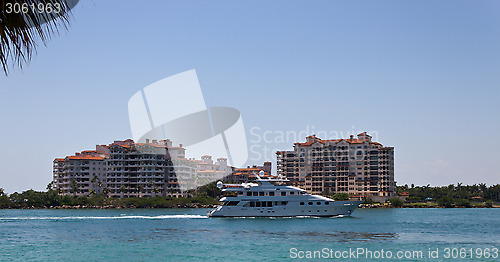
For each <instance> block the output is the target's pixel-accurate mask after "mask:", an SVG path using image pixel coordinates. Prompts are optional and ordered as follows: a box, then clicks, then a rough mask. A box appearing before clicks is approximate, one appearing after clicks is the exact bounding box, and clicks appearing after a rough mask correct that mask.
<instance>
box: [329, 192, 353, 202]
mask: <svg viewBox="0 0 500 262" xmlns="http://www.w3.org/2000/svg"><path fill="white" fill-rule="evenodd" d="M333 199H334V200H337V201H344V200H349V194H347V193H337V194H335V195H333Z"/></svg>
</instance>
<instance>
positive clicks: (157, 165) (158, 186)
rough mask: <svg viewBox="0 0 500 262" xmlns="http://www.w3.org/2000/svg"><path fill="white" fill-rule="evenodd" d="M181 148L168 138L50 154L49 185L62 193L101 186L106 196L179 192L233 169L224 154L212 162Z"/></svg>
mask: <svg viewBox="0 0 500 262" xmlns="http://www.w3.org/2000/svg"><path fill="white" fill-rule="evenodd" d="M185 151H186V149H185V148H183V147H182V145H179V146H178V147H175V146H172V142H171V141H170V140H168V139H167V140H161V141H157V140H152V141H151V142H150V141H149V139H146V143H134V141H133V140H131V139H128V140H124V141H115V142H113V143H112V144H110V145H108V146H105V145H98V146H96V150H94V151H83V152H81V153H77V154H75V156H68V157H66V158H64V159H60V158H56V159H55V160H54V166H53V183H52V184H53V188H54V189H58V190H59V191H60V193H61V194H64V195H68V194H74V195H89V194H91V193H93V192H95V193H101V192H105V193H106V194H107V195H109V196H111V197H152V196H174V197H179V196H186V195H187V191H188V190H191V189H196V188H198V187H199V186H202V185H205V184H208V183H210V182H213V181H215V180H220V179H222V178H223V177H225V176H227V175H230V174H231V173H232V172H233V167H231V166H228V165H227V159H226V158H218V159H217V161H216V162H215V163H214V162H213V161H212V157H211V156H208V155H206V156H203V157H202V159H201V160H195V159H187V158H186V157H185V153H186V152H185ZM94 176H95V177H94Z"/></svg>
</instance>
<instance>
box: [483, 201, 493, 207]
mask: <svg viewBox="0 0 500 262" xmlns="http://www.w3.org/2000/svg"><path fill="white" fill-rule="evenodd" d="M484 205H485V206H487V207H493V201H491V200H488V201H486V202H484Z"/></svg>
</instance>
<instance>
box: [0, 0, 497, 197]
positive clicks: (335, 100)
mask: <svg viewBox="0 0 500 262" xmlns="http://www.w3.org/2000/svg"><path fill="white" fill-rule="evenodd" d="M498 10H500V2H498V1H319V0H317V1H293V0H291V1H229V0H228V1H153V0H146V1H139V2H138V1H123V0H120V1H118V0H106V1H90V0H82V1H80V3H79V4H78V5H77V6H76V7H75V8H74V9H73V18H72V22H71V26H70V28H69V30H68V31H67V32H61V33H60V35H58V36H54V37H53V39H51V40H50V41H49V42H48V44H47V46H46V47H44V46H43V45H40V46H39V48H38V51H37V54H36V55H35V56H34V58H33V60H32V61H31V62H30V63H29V64H28V65H26V66H25V67H24V68H23V69H22V70H21V69H18V68H12V69H11V72H10V74H9V76H8V77H6V76H4V75H1V76H0V120H1V125H0V139H1V149H0V187H1V188H4V189H5V191H6V192H8V193H12V192H14V191H18V192H21V191H24V190H27V189H35V190H45V188H46V185H47V184H48V183H49V182H50V181H51V179H52V161H53V160H54V158H56V157H64V156H66V155H71V154H74V153H75V152H79V151H82V150H86V149H93V148H94V147H95V145H96V144H109V143H111V142H113V141H114V140H123V139H127V138H131V137H132V134H131V130H130V125H129V120H128V112H127V103H128V100H129V99H130V97H131V96H132V95H133V94H134V93H136V92H137V91H139V90H141V89H142V88H144V87H145V86H147V85H149V84H151V83H153V82H156V81H158V80H161V79H163V78H165V77H168V76H171V75H175V74H177V73H181V72H184V71H187V70H191V69H195V70H196V73H197V75H198V79H199V83H200V86H201V88H202V90H203V95H204V97H205V102H206V104H207V106H208V107H213V106H226V107H233V108H236V109H238V110H239V111H240V112H241V115H242V119H243V122H244V126H245V130H246V132H247V143H248V147H249V160H248V161H247V165H254V164H259V165H260V164H262V162H263V161H274V160H273V158H274V152H275V151H276V150H291V149H292V147H293V143H294V142H300V141H305V136H306V134H308V135H309V134H316V135H317V136H320V134H322V135H323V136H325V135H326V136H328V137H321V136H320V137H321V138H329V139H333V138H338V137H337V136H341V137H343V138H347V137H348V136H349V134H352V133H355V134H357V133H360V132H362V131H367V132H368V133H369V134H371V135H372V136H374V138H375V140H376V141H378V142H380V143H382V144H384V146H394V147H395V178H396V181H397V183H398V184H400V185H401V184H412V183H413V184H415V185H427V184H430V185H433V186H439V185H448V184H451V183H454V184H456V183H463V184H474V183H487V184H488V185H492V184H498V183H500V169H498V167H497V163H498V159H500V152H499V151H498V147H499V146H500V135H498V132H499V130H500V121H498V115H499V112H500V103H499V98H500V73H499V69H500V29H499V28H500V16H499V15H498ZM282 134H290V135H289V137H286V136H283V135H282ZM292 134H295V135H296V137H294V136H292ZM174 143H175V141H174Z"/></svg>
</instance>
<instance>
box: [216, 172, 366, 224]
mask: <svg viewBox="0 0 500 262" xmlns="http://www.w3.org/2000/svg"><path fill="white" fill-rule="evenodd" d="M255 176H256V178H257V179H256V180H255V183H243V184H223V183H222V182H220V181H219V182H218V183H217V187H219V188H221V189H222V192H223V194H224V195H226V196H224V197H222V198H221V199H220V202H222V205H220V206H218V207H217V208H216V209H214V210H211V211H209V212H208V214H207V215H208V216H210V217H293V216H315V217H331V216H339V215H344V216H349V215H351V213H352V212H353V211H354V210H355V209H356V208H357V207H358V206H359V204H361V202H362V201H335V200H333V199H330V198H327V197H323V196H318V195H311V194H309V193H307V192H306V191H305V190H303V189H300V188H297V187H293V186H286V185H284V184H283V183H284V182H286V181H288V180H286V179H283V178H281V177H277V178H269V179H264V178H262V177H263V172H261V173H260V176H259V175H257V174H255ZM273 183H274V184H273Z"/></svg>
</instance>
